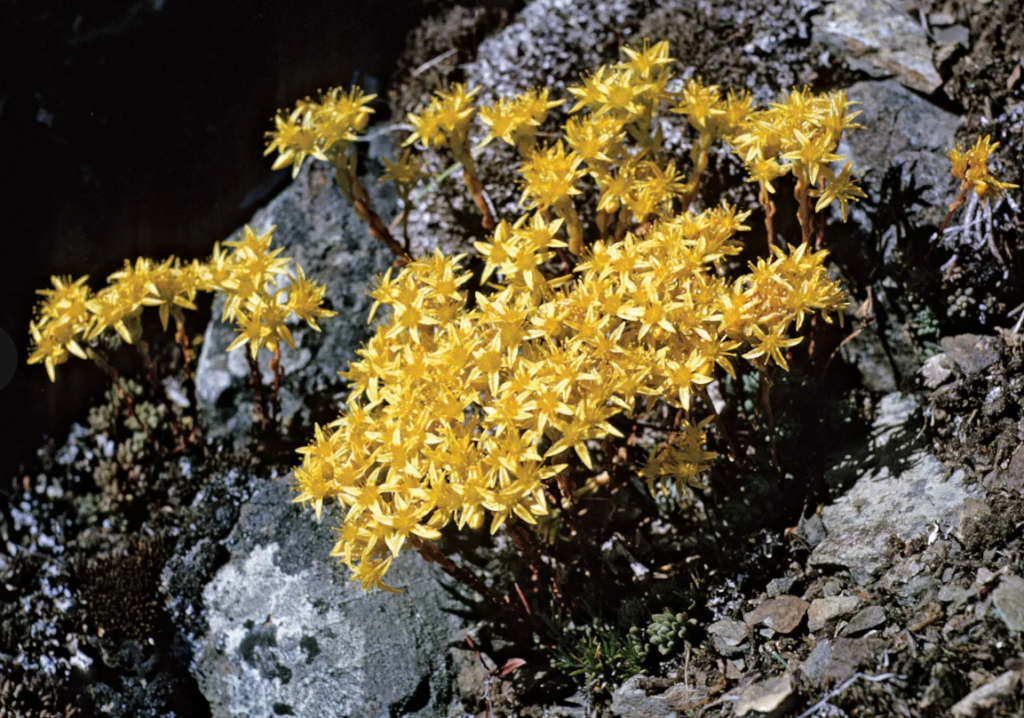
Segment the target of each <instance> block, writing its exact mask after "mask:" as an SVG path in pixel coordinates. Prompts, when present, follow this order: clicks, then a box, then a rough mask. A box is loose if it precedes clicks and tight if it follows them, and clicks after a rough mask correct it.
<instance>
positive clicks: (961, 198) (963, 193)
mask: <svg viewBox="0 0 1024 718" xmlns="http://www.w3.org/2000/svg"><path fill="white" fill-rule="evenodd" d="M970 190H971V185H970V183H969V182H967V180H964V181H963V182H961V183H960V193H959V194H957V196H956V199H955V200H953V204H951V205H949V211H948V212H946V216H945V218H944V219H943V220H942V224H941V225H940V226H939V231H938V236H939V237H942V234H943V232H945V231H946V227H947V226H948V225H949V221H950V220H951V219H953V215H954V214H956V211H957V210H958V209H960V208H961V207H962V206H963V204H964V202H965V201H966V200H967V193H968V192H969V191H970Z"/></svg>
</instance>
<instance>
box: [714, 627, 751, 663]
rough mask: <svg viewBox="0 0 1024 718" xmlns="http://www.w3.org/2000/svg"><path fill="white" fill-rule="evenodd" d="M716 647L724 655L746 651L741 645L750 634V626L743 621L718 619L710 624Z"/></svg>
mask: <svg viewBox="0 0 1024 718" xmlns="http://www.w3.org/2000/svg"><path fill="white" fill-rule="evenodd" d="M708 633H709V634H711V636H712V639H713V641H714V644H715V648H716V649H717V650H718V652H719V653H721V654H722V655H723V656H727V657H728V656H736V655H739V654H741V653H744V652H745V651H746V649H745V648H743V647H742V646H741V644H742V643H744V642H746V640H747V638H748V637H749V636H750V627H749V626H748V625H747V624H745V623H743V622H742V621H730V620H728V619H726V620H724V621H716V622H715V623H712V624H711V625H710V626H708Z"/></svg>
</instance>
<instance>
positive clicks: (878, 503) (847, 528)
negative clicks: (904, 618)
mask: <svg viewBox="0 0 1024 718" xmlns="http://www.w3.org/2000/svg"><path fill="white" fill-rule="evenodd" d="M915 407H916V401H914V399H913V398H911V397H907V396H904V395H899V394H889V395H887V396H886V397H884V398H883V399H882V402H881V404H880V407H879V416H878V418H877V420H876V421H875V424H874V426H873V431H872V438H871V441H870V443H869V445H868V446H867V447H865V448H864V449H862V450H861V451H860V452H857V453H855V454H848V455H846V456H844V457H843V458H842V459H841V460H840V461H838V462H837V464H836V465H835V466H834V467H833V469H832V470H831V472H830V475H829V476H827V477H826V478H827V479H828V480H829V481H831V482H833V483H838V484H843V483H847V482H849V481H850V479H851V478H853V479H854V480H855V482H854V484H853V486H852V487H851V488H850V489H849V491H847V492H846V494H844V495H843V496H841V497H840V498H839V499H838V500H836V501H835V502H834V503H833V504H831V505H829V506H826V507H825V508H824V509H823V510H822V512H821V516H822V520H823V521H824V522H825V528H826V529H827V531H828V538H827V539H825V541H823V542H822V543H821V544H819V545H818V547H817V548H815V549H814V552H813V553H812V554H811V558H810V562H811V564H812V565H814V566H842V567H844V568H847V569H849V570H850V573H851V576H852V577H853V580H854V581H855V582H857V583H860V584H866V583H868V582H869V581H870V580H872V579H873V578H875V577H877V576H878V575H879V574H880V573H881V572H882V570H883V569H884V568H885V565H886V558H885V548H886V542H887V540H888V539H889V537H890V536H893V535H895V536H898V537H899V538H900V539H902V540H904V541H907V540H910V539H912V538H916V537H918V536H921V535H923V534H927V533H928V532H929V531H930V530H934V527H935V526H936V525H937V526H938V527H939V528H940V530H942V531H947V532H948V531H949V530H950V529H952V527H954V526H956V525H957V522H958V519H959V513H960V508H961V506H962V505H963V502H964V500H965V499H966V498H967V496H968V494H967V490H966V489H965V488H964V486H963V485H962V481H961V477H960V474H959V473H958V474H954V475H953V476H950V472H949V470H948V469H947V468H946V467H945V466H944V465H943V464H942V463H941V462H940V461H939V460H938V459H936V458H935V457H934V456H933V455H931V454H928V453H926V452H925V451H923V450H921V449H919V448H917V445H916V442H917V441H918V439H917V435H918V430H917V428H916V427H915V426H913V425H912V424H911V423H910V422H909V419H910V417H911V416H913V415H914V412H915Z"/></svg>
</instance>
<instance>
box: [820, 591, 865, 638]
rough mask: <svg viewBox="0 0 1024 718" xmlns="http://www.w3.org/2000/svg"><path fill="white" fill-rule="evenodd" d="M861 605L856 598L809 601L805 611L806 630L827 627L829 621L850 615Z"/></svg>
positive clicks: (844, 597)
mask: <svg viewBox="0 0 1024 718" xmlns="http://www.w3.org/2000/svg"><path fill="white" fill-rule="evenodd" d="M861 603H862V601H861V599H860V598H859V597H858V596H835V597H833V598H816V599H814V600H813V601H811V607H810V608H809V609H808V610H807V628H808V630H811V631H819V630H821V629H822V628H824V627H825V626H826V625H828V622H829V621H832V620H834V619H836V618H839V617H841V616H848V615H850V614H851V613H853V612H854V611H856V610H857V609H858V608H860V604H861Z"/></svg>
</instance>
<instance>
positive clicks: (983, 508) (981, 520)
mask: <svg viewBox="0 0 1024 718" xmlns="http://www.w3.org/2000/svg"><path fill="white" fill-rule="evenodd" d="M991 528H992V508H991V507H990V506H989V505H988V504H987V503H985V502H984V501H982V500H981V499H978V498H975V497H973V496H971V497H968V498H967V499H966V500H965V501H964V505H963V508H962V509H960V522H959V525H958V526H957V533H958V534H959V536H960V542H961V543H963V545H964V548H967V549H976V548H980V547H982V546H983V545H984V544H985V542H986V541H987V540H988V539H989V538H991V536H992V531H991Z"/></svg>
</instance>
